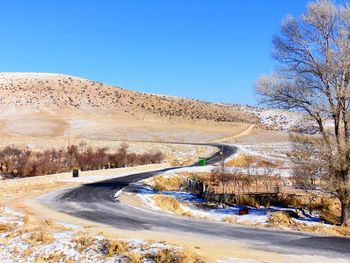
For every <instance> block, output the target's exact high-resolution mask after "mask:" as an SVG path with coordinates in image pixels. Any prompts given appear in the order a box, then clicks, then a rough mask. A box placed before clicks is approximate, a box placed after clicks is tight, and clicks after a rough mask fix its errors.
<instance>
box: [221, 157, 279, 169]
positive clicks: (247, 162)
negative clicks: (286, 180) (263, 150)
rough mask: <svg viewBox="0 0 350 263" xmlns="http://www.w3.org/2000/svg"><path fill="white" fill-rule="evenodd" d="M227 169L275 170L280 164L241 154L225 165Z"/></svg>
mask: <svg viewBox="0 0 350 263" xmlns="http://www.w3.org/2000/svg"><path fill="white" fill-rule="evenodd" d="M226 165H227V166H229V167H248V166H250V167H253V166H256V167H267V168H276V167H278V166H281V165H282V163H280V162H271V161H269V160H266V159H264V158H261V157H257V156H251V155H246V154H241V155H239V156H237V157H236V158H235V159H233V160H230V161H228V162H227V163H226Z"/></svg>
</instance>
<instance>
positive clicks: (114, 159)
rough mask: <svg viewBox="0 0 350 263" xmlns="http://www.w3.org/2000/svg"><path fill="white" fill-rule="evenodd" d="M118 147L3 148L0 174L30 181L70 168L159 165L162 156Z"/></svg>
mask: <svg viewBox="0 0 350 263" xmlns="http://www.w3.org/2000/svg"><path fill="white" fill-rule="evenodd" d="M128 147H129V146H128V145H127V144H122V145H121V147H120V148H119V149H118V150H117V151H109V149H108V148H97V149H93V148H92V147H89V146H88V145H87V144H86V143H80V144H79V145H70V146H69V147H67V148H66V149H59V150H57V149H50V150H45V151H41V152H39V151H32V150H30V149H18V148H16V147H6V148H4V149H3V150H1V151H0V174H1V175H3V177H5V178H14V177H30V176H38V175H46V174H54V173H61V172H68V171H70V170H72V169H73V168H79V169H81V170H82V171H87V170H98V169H106V168H119V167H126V166H134V165H142V164H152V163H159V162H161V161H162V160H163V159H164V155H163V153H162V152H160V151H157V152H148V153H143V154H136V153H130V152H129V151H128Z"/></svg>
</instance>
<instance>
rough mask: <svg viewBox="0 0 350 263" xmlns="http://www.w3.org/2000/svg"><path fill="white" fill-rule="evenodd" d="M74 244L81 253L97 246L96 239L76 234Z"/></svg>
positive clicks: (84, 234) (85, 234)
mask: <svg viewBox="0 0 350 263" xmlns="http://www.w3.org/2000/svg"><path fill="white" fill-rule="evenodd" d="M73 242H74V244H75V245H76V247H77V250H78V251H79V252H80V253H81V252H83V251H85V250H86V249H88V248H89V247H91V246H92V245H94V244H95V242H96V238H94V237H91V236H90V235H88V234H87V233H76V234H75V236H74V238H73Z"/></svg>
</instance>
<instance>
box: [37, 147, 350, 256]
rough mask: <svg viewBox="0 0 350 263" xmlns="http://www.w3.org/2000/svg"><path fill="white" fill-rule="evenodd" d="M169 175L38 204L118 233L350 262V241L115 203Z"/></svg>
mask: <svg viewBox="0 0 350 263" xmlns="http://www.w3.org/2000/svg"><path fill="white" fill-rule="evenodd" d="M214 146H217V147H219V148H220V151H221V145H214ZM235 151H236V148H235V147H232V146H228V145H225V146H224V147H223V153H224V156H225V158H226V157H228V156H230V155H232V154H233V153H234V152H235ZM220 160H221V155H220V153H219V152H217V153H216V154H214V155H213V156H212V157H211V158H209V159H208V163H209V164H212V163H216V162H219V161H220ZM173 169H176V168H168V169H164V170H160V171H154V172H145V173H138V174H133V175H129V176H126V177H121V178H115V179H111V180H107V181H102V182H97V183H92V184H86V185H83V186H80V187H77V188H73V189H68V190H61V191H57V192H54V193H50V194H47V195H44V196H42V197H40V198H39V201H40V202H41V203H43V204H45V205H47V206H49V207H51V208H53V209H55V210H57V211H60V212H64V213H66V214H69V215H73V216H76V217H80V218H84V219H88V220H92V221H95V222H99V223H103V224H108V225H111V226H114V227H116V228H121V229H131V230H138V229H140V230H154V231H164V232H170V231H172V232H186V233H194V234H199V235H204V236H209V237H212V238H218V237H219V238H224V239H229V240H235V241H240V242H245V243H247V244H249V245H250V246H252V247H254V248H256V249H261V250H270V251H277V252H280V253H288V254H296V255H303V254H305V255H318V256H327V257H331V258H333V259H334V258H335V257H342V258H349V260H350V238H341V237H327V236H319V235H311V234H305V233H299V232H288V231H277V230H271V229H263V228H254V227H245V226H239V225H230V224H227V223H221V222H209V221H205V220H197V219H191V218H185V217H179V216H175V215H170V214H163V213H160V212H153V211H152V212H151V211H146V210H143V209H139V208H135V207H131V206H129V205H126V204H123V203H121V202H119V201H115V199H114V194H115V193H116V192H117V191H119V190H120V189H123V188H124V187H126V186H128V185H129V184H130V183H133V182H137V181H140V180H143V179H146V178H149V177H151V176H154V175H157V174H160V173H163V172H165V171H169V170H173ZM349 262H350V261H349Z"/></svg>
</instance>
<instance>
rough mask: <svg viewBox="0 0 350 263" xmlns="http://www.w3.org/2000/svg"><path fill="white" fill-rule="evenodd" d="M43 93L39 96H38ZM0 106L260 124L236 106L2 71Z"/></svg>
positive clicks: (70, 79) (87, 81)
mask: <svg viewBox="0 0 350 263" xmlns="http://www.w3.org/2000/svg"><path fill="white" fill-rule="evenodd" d="M39 94H40V95H39ZM0 105H2V106H11V107H19V108H28V109H35V110H38V111H43V110H44V109H48V108H49V109H62V108H64V109H66V110H80V111H84V112H92V111H95V112H108V113H110V114H112V113H114V111H117V112H123V113H128V114H130V115H133V116H134V117H136V118H137V117H140V116H142V115H143V116H145V115H150V116H153V117H156V118H166V119H178V118H180V119H187V120H210V121H215V122H243V123H257V122H258V118H257V117H256V116H255V115H254V114H251V113H248V112H242V111H240V110H239V108H238V107H236V106H229V105H224V104H217V103H208V102H201V101H198V100H192V99H184V98H176V97H168V96H160V95H153V94H146V93H140V92H134V91H129V90H125V89H122V88H119V87H113V86H109V85H105V84H102V83H99V82H96V81H90V80H85V79H81V78H76V77H70V76H66V75H56V74H40V73H0Z"/></svg>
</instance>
